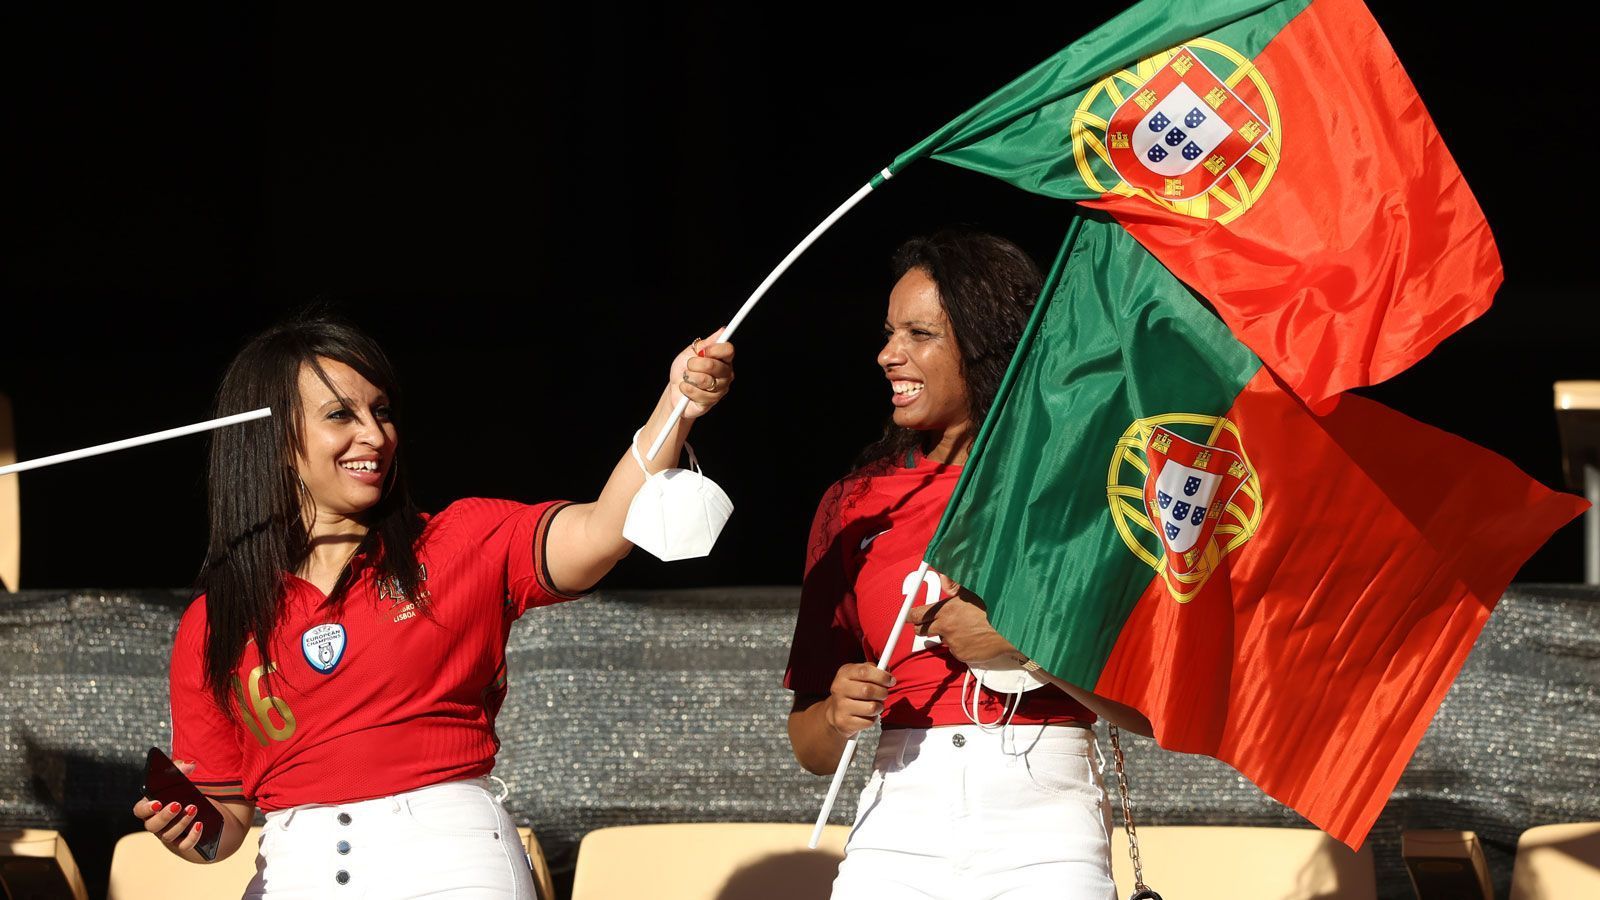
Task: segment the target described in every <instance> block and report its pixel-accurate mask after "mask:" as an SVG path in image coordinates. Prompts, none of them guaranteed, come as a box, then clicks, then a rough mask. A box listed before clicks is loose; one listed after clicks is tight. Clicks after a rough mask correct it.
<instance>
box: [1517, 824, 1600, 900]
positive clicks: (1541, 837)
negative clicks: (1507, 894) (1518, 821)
mask: <svg viewBox="0 0 1600 900" xmlns="http://www.w3.org/2000/svg"><path fill="white" fill-rule="evenodd" d="M1556 897H1559V898H1561V900H1571V898H1573V897H1600V822H1575V823H1572V824H1568V825H1541V826H1539V827H1538V828H1529V829H1528V830H1527V831H1524V832H1523V833H1522V837H1520V838H1518V839H1517V861H1516V865H1515V866H1514V867H1513V868H1512V870H1511V900H1551V898H1556Z"/></svg>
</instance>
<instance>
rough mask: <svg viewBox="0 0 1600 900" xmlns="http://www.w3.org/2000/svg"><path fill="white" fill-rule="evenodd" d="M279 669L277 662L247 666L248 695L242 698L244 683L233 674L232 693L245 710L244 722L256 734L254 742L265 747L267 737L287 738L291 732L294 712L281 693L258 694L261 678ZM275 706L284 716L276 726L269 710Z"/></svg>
mask: <svg viewBox="0 0 1600 900" xmlns="http://www.w3.org/2000/svg"><path fill="white" fill-rule="evenodd" d="M276 671H278V664H277V663H271V664H269V665H265V666H256V667H255V668H254V669H251V670H250V698H249V699H248V700H246V699H245V688H244V685H243V684H241V683H240V682H239V676H237V675H235V676H234V677H233V693H234V694H235V695H237V696H238V698H239V711H240V712H242V713H244V724H245V725H247V726H249V728H250V733H251V734H253V735H255V736H256V743H258V744H260V745H261V746H263V747H265V746H266V745H267V740H268V739H269V738H270V739H271V740H274V741H287V740H288V739H289V738H290V737H291V736H293V735H294V713H293V712H290V710H289V704H287V703H285V702H283V699H282V698H281V697H274V696H272V695H270V694H269V695H267V696H264V697H263V696H262V695H261V679H262V677H264V676H265V675H266V674H267V673H269V672H276ZM274 710H276V711H277V713H278V717H279V718H280V719H282V720H283V726H282V727H279V726H278V725H276V724H275V723H274V722H273V721H272V712H273V711H274Z"/></svg>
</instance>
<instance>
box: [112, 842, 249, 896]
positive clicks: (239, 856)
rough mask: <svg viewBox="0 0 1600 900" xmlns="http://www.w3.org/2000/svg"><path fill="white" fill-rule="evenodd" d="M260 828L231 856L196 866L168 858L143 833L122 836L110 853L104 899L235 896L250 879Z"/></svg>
mask: <svg viewBox="0 0 1600 900" xmlns="http://www.w3.org/2000/svg"><path fill="white" fill-rule="evenodd" d="M260 842H261V829H260V828H251V829H250V832H249V833H248V834H246V835H245V838H244V843H243V844H240V845H239V849H238V851H237V852H235V853H234V854H233V855H232V856H230V857H228V858H227V859H224V860H221V861H219V862H215V863H212V864H211V865H208V866H199V865H195V864H194V863H191V862H188V861H186V860H182V859H179V858H178V857H176V856H174V855H172V853H171V852H170V851H169V850H167V848H166V847H163V846H162V845H161V839H160V838H158V837H156V836H155V835H153V834H151V833H150V832H148V831H136V832H134V833H133V834H127V835H123V836H122V838H121V839H120V840H118V841H117V846H116V848H115V849H113V850H112V851H111V883H110V886H109V887H108V888H107V889H106V900H218V898H232V897H238V896H239V895H240V894H243V893H244V889H245V886H246V885H248V884H249V883H250V879H251V878H253V877H255V874H256V847H257V845H259V844H260Z"/></svg>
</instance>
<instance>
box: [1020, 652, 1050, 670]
mask: <svg viewBox="0 0 1600 900" xmlns="http://www.w3.org/2000/svg"><path fill="white" fill-rule="evenodd" d="M1017 662H1018V663H1020V664H1021V665H1022V671H1024V672H1038V671H1040V670H1041V669H1043V668H1044V667H1043V666H1041V665H1039V664H1038V663H1036V662H1034V661H1033V660H1031V659H1029V658H1028V657H1026V656H1023V655H1022V654H1021V653H1018V654H1017Z"/></svg>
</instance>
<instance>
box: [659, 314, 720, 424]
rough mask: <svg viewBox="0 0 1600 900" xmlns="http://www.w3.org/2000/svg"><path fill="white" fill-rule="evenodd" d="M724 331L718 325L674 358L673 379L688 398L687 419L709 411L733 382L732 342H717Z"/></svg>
mask: <svg viewBox="0 0 1600 900" xmlns="http://www.w3.org/2000/svg"><path fill="white" fill-rule="evenodd" d="M721 334H722V329H720V328H719V329H717V330H716V331H715V332H713V333H712V334H711V336H710V337H705V338H699V339H697V340H695V341H694V343H692V344H690V345H689V346H688V347H687V348H686V349H685V350H683V352H681V353H679V354H678V357H677V359H674V360H673V361H672V383H673V384H675V385H677V386H678V390H679V391H681V392H682V393H683V396H685V397H688V398H689V406H688V407H687V408H685V409H684V411H683V417H684V418H685V419H696V418H699V417H700V416H703V415H705V414H706V413H707V412H710V411H711V407H713V406H716V405H717V401H719V400H721V399H722V398H723V397H725V396H727V394H728V387H729V386H730V385H731V384H733V344H732V343H727V344H718V343H716V340H717V337H718V336H719V335H721Z"/></svg>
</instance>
